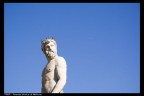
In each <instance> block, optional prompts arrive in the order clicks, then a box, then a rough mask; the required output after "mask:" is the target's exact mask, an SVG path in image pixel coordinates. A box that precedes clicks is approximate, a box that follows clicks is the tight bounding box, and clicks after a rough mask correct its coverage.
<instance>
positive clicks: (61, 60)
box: [56, 56, 66, 67]
mask: <svg viewBox="0 0 144 96" xmlns="http://www.w3.org/2000/svg"><path fill="white" fill-rule="evenodd" d="M56 61H57V65H58V66H63V67H64V66H66V60H65V59H64V58H63V57H61V56H58V57H57V59H56Z"/></svg>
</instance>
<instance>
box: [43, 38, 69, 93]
mask: <svg viewBox="0 0 144 96" xmlns="http://www.w3.org/2000/svg"><path fill="white" fill-rule="evenodd" d="M41 48H42V51H43V53H44V54H45V56H46V59H47V60H48V63H47V64H46V66H45V67H44V69H43V71H42V88H41V92H42V93H64V91H63V89H64V86H65V84H66V79H67V76H66V75H67V65H66V61H65V59H64V58H63V57H61V56H58V54H57V44H56V40H55V39H54V38H51V37H50V38H46V39H44V40H42V41H41Z"/></svg>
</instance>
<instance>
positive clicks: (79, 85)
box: [4, 3, 140, 93]
mask: <svg viewBox="0 0 144 96" xmlns="http://www.w3.org/2000/svg"><path fill="white" fill-rule="evenodd" d="M47 36H54V37H55V38H56V41H57V44H58V54H59V55H60V56H62V57H64V58H65V59H66V62H67V83H66V86H65V89H64V91H65V93H117V92H119V93H121V92H122V93H139V92H140V3H93V4H92V3H5V4H4V92H6V93H9V92H10V93H13V92H14V93H21V92H22V93H40V92H41V91H40V90H41V72H42V69H43V68H44V66H45V64H46V63H47V60H46V58H45V56H44V54H43V52H42V51H41V39H44V38H46V37H47Z"/></svg>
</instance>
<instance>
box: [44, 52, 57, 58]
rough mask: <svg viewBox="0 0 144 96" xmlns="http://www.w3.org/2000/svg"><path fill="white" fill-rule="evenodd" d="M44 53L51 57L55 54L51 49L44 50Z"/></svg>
mask: <svg viewBox="0 0 144 96" xmlns="http://www.w3.org/2000/svg"><path fill="white" fill-rule="evenodd" d="M46 55H47V56H48V57H50V58H53V57H55V55H56V54H55V52H53V51H48V52H46Z"/></svg>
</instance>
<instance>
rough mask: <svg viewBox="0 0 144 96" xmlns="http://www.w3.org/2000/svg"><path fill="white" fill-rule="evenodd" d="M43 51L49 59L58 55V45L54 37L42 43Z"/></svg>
mask: <svg viewBox="0 0 144 96" xmlns="http://www.w3.org/2000/svg"><path fill="white" fill-rule="evenodd" d="M41 49H42V51H43V53H44V54H45V55H46V56H48V57H55V56H56V55H57V44H56V41H55V39H54V38H53V37H48V38H46V39H44V40H42V41H41Z"/></svg>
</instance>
